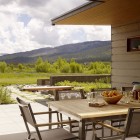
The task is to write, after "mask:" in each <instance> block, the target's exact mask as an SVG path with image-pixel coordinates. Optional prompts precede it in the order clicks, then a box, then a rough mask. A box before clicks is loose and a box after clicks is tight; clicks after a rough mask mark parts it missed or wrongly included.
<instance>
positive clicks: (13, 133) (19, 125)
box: [0, 103, 136, 140]
mask: <svg viewBox="0 0 140 140" xmlns="http://www.w3.org/2000/svg"><path fill="white" fill-rule="evenodd" d="M31 106H32V108H33V111H34V112H40V111H47V110H48V108H47V107H46V106H44V105H41V104H39V103H31ZM36 119H37V122H40V123H44V122H46V120H48V116H47V115H41V116H37V118H36ZM53 120H56V118H55V116H54V117H53ZM30 129H31V130H32V131H34V128H33V127H30ZM45 129H47V127H43V128H42V129H41V130H42V131H43V130H45ZM106 133H108V132H107V131H106ZM42 135H43V140H47V138H46V136H45V133H44V132H42ZM26 136H27V133H26V128H25V125H24V123H23V120H22V117H21V116H20V110H19V108H18V105H17V104H12V105H0V140H24V139H25V138H26ZM91 136H92V133H91V132H89V133H88V135H87V140H91V139H92V138H91ZM33 137H35V138H36V140H38V138H37V136H36V134H33ZM129 140H136V139H135V138H131V139H130V138H129Z"/></svg>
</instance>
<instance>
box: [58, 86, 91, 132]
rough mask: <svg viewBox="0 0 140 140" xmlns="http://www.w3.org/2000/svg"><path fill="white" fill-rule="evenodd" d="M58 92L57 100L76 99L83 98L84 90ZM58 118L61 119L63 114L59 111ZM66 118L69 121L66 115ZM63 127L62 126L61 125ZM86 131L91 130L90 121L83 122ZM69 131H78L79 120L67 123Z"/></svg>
mask: <svg viewBox="0 0 140 140" xmlns="http://www.w3.org/2000/svg"><path fill="white" fill-rule="evenodd" d="M58 94H59V100H78V99H85V98H86V96H85V92H84V90H82V89H81V90H63V91H58ZM60 120H61V121H62V120H63V116H62V114H61V113H60ZM68 120H69V121H70V120H71V118H70V117H68ZM62 127H63V126H62ZM85 127H86V132H87V131H92V127H93V123H92V122H86V123H85ZM69 131H70V132H71V133H79V122H78V121H77V122H75V123H70V124H69Z"/></svg>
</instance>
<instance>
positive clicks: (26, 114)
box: [17, 97, 77, 140]
mask: <svg viewBox="0 0 140 140" xmlns="http://www.w3.org/2000/svg"><path fill="white" fill-rule="evenodd" d="M17 102H18V105H19V108H20V111H21V116H22V117H23V120H24V123H25V126H26V129H27V133H28V136H27V140H32V138H31V132H30V129H29V126H28V124H30V125H31V126H33V127H34V128H35V130H36V132H37V135H38V138H39V140H42V137H41V134H40V131H39V127H43V126H51V125H57V126H58V125H60V124H69V123H71V122H75V121H73V120H71V121H63V122H60V121H59V122H52V123H41V124H38V123H37V122H36V119H35V115H42V114H48V115H49V114H58V112H57V111H49V112H36V113H33V111H32V108H31V105H30V103H26V102H25V101H23V100H21V99H19V98H18V97H17ZM56 129H63V128H56ZM56 129H54V130H56ZM47 131H51V130H47ZM63 132H64V133H65V134H66V135H67V136H70V137H71V138H69V139H73V140H74V139H75V140H76V139H77V137H76V136H74V135H73V134H71V133H69V132H68V131H66V130H64V129H63ZM54 135H55V131H54ZM46 136H47V134H46ZM56 139H57V136H56Z"/></svg>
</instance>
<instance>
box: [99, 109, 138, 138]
mask: <svg viewBox="0 0 140 140" xmlns="http://www.w3.org/2000/svg"><path fill="white" fill-rule="evenodd" d="M134 114H135V115H139V117H140V107H138V108H129V110H128V114H127V118H126V123H125V126H124V129H119V128H116V127H113V126H111V125H109V124H105V123H102V122H97V124H100V125H102V126H104V127H107V128H109V129H111V130H113V131H115V132H117V133H118V135H117V136H114V137H113V136H112V137H107V138H103V140H115V139H118V138H121V140H125V139H126V138H127V137H134V136H135V137H138V138H139V135H140V121H139V120H135V121H137V122H135V121H133V120H134V118H133V116H134ZM135 127H137V129H136V131H132V130H134V128H135Z"/></svg>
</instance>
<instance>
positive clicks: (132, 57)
mask: <svg viewBox="0 0 140 140" xmlns="http://www.w3.org/2000/svg"><path fill="white" fill-rule="evenodd" d="M112 61H114V62H116V61H117V62H118V61H121V62H139V61H140V53H138V52H137V55H136V54H135V53H133V54H132V53H128V54H126V55H123V54H120V55H119V54H118V55H115V54H113V55H112Z"/></svg>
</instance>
